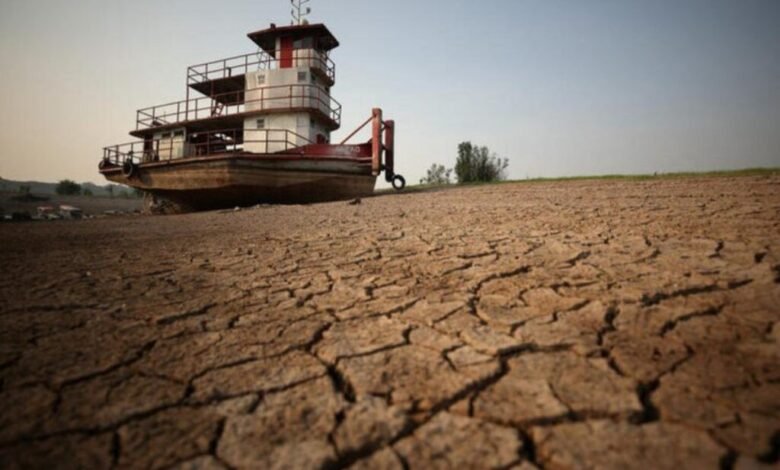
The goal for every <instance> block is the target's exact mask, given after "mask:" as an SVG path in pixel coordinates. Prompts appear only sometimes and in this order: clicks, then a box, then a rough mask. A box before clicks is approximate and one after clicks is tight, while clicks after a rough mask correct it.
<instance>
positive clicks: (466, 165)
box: [455, 142, 509, 184]
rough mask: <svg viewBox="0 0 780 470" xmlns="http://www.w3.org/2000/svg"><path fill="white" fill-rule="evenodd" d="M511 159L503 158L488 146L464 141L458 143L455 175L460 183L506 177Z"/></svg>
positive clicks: (483, 181)
mask: <svg viewBox="0 0 780 470" xmlns="http://www.w3.org/2000/svg"><path fill="white" fill-rule="evenodd" d="M508 166H509V159H506V158H505V159H501V158H499V157H497V156H496V155H495V154H494V153H491V152H490V149H489V148H487V147H480V146H478V145H472V143H471V142H462V143H461V144H460V145H458V160H457V162H455V175H456V176H457V177H458V183H461V184H463V183H478V182H479V183H486V182H491V181H501V180H504V179H506V169H507V167H508Z"/></svg>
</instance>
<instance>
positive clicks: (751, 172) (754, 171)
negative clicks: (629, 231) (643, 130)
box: [406, 167, 780, 192]
mask: <svg viewBox="0 0 780 470" xmlns="http://www.w3.org/2000/svg"><path fill="white" fill-rule="evenodd" d="M740 176H780V167H777V168H743V169H739V170H717V171H701V172H695V171H685V172H671V173H654V174H635V175H631V174H612V175H585V176H561V177H539V178H526V179H521V180H501V181H494V182H491V183H483V182H474V183H469V184H468V185H469V186H477V185H482V184H505V183H554V182H566V181H587V180H594V181H600V180H616V181H650V180H655V179H674V178H718V177H740ZM441 186H442V185H440V184H427V183H421V184H419V185H415V186H411V187H409V188H407V189H406V191H407V192H408V191H424V190H427V189H432V188H437V187H441Z"/></svg>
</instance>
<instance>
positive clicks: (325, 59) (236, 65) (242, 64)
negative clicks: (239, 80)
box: [187, 49, 336, 86]
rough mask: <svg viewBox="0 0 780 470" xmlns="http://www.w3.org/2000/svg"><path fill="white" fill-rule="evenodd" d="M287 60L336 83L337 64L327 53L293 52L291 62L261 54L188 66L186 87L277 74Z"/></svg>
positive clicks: (304, 50) (305, 50) (299, 50)
mask: <svg viewBox="0 0 780 470" xmlns="http://www.w3.org/2000/svg"><path fill="white" fill-rule="evenodd" d="M287 60H289V61H290V62H289V64H290V66H291V67H304V66H309V67H312V68H314V69H316V70H320V71H322V72H323V73H324V74H325V76H326V77H328V80H330V81H331V82H335V81H336V64H335V63H334V62H333V61H332V60H331V59H330V57H329V56H328V54H327V53H324V52H319V51H316V50H314V49H293V51H292V58H291V59H281V58H275V57H272V56H270V55H269V54H267V53H265V52H263V51H260V52H254V53H249V54H244V55H238V56H235V57H228V58H226V59H219V60H215V61H212V62H206V63H205V64H198V65H193V66H190V67H188V68H187V86H190V85H197V84H199V83H204V82H208V81H212V80H219V79H223V78H230V77H236V76H240V75H244V74H246V73H249V72H254V71H259V70H276V69H279V68H281V67H280V66H281V65H282V62H283V61H287Z"/></svg>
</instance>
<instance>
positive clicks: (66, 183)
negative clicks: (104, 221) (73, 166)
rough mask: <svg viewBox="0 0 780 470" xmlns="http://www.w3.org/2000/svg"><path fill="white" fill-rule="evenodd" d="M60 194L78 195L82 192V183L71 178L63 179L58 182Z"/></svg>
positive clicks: (57, 190)
mask: <svg viewBox="0 0 780 470" xmlns="http://www.w3.org/2000/svg"><path fill="white" fill-rule="evenodd" d="M55 191H56V192H57V194H59V195H60V196H78V195H79V194H81V185H80V184H78V183H76V182H75V181H71V180H62V181H60V182H59V183H57V188H56V189H55Z"/></svg>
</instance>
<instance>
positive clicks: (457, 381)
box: [0, 177, 780, 469]
mask: <svg viewBox="0 0 780 470" xmlns="http://www.w3.org/2000/svg"><path fill="white" fill-rule="evenodd" d="M0 244H1V245H2V253H0V261H1V262H2V282H1V284H0V299H1V303H0V309H1V310H2V311H1V313H0V328H1V333H0V335H1V336H0V467H3V468H25V467H51V466H57V467H61V468H79V467H80V468H85V467H86V468H109V467H120V468H146V467H150V468H162V467H167V468H182V469H184V468H187V469H194V468H199V469H219V468H318V467H352V468H366V469H368V468H370V469H376V468H380V469H381V468H453V467H462V468H473V467H477V468H517V469H532V468H594V467H597V468H626V467H644V466H646V465H651V466H652V467H654V468H677V467H681V466H684V467H686V468H718V467H719V466H720V467H723V468H731V467H736V468H763V467H767V468H770V467H772V466H776V465H778V454H779V453H780V357H779V356H780V346H779V345H778V342H780V178H777V177H763V178H753V177H746V178H717V179H705V178H697V179H668V180H650V181H642V182H630V181H619V182H614V181H583V182H567V183H544V184H507V185H498V186H484V187H473V188H458V189H451V190H446V191H438V192H428V193H418V194H401V195H389V196H381V197H376V198H371V199H367V200H364V201H363V203H362V204H360V205H354V206H353V205H349V204H347V203H346V202H339V203H332V204H322V205H312V206H295V207H261V208H255V209H249V210H244V211H241V212H232V211H231V212H229V213H203V214H191V215H183V216H170V217H139V218H128V219H116V220H95V221H87V222H82V223H52V224H35V225H30V224H22V225H5V226H2V227H0Z"/></svg>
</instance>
